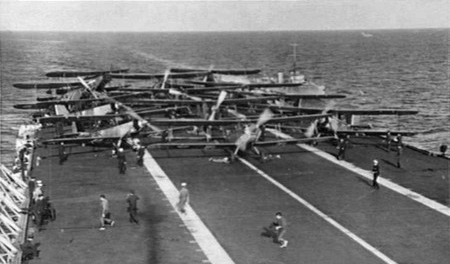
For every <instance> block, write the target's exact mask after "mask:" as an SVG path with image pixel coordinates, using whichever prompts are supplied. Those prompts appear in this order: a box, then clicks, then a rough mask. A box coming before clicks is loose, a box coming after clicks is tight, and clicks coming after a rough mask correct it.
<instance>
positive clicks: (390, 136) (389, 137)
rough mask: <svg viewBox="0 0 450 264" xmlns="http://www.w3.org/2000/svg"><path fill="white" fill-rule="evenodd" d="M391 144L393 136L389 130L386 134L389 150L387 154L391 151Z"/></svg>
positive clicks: (387, 148)
mask: <svg viewBox="0 0 450 264" xmlns="http://www.w3.org/2000/svg"><path fill="white" fill-rule="evenodd" d="M391 143H392V135H391V131H390V130H388V131H387V132H386V150H387V152H389V151H391Z"/></svg>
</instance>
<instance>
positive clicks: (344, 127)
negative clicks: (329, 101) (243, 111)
mask: <svg viewBox="0 0 450 264" xmlns="http://www.w3.org/2000/svg"><path fill="white" fill-rule="evenodd" d="M256 106H257V107H261V108H266V107H268V108H270V109H271V110H273V111H277V112H278V111H282V112H293V113H304V114H318V113H328V114H330V117H328V118H325V119H321V120H318V121H316V123H315V124H313V127H314V128H315V129H316V130H317V131H316V132H317V133H322V134H334V135H336V136H343V135H367V136H382V135H386V133H387V132H388V131H390V132H391V133H392V134H396V135H404V136H412V135H415V134H417V133H419V132H414V131H391V130H371V129H370V128H371V126H370V125H357V124H355V116H366V115H395V116H401V115H415V114H417V113H419V111H418V110H405V109H370V110H365V109H331V108H330V109H321V108H312V107H293V106H280V105H273V104H270V105H266V104H257V105H256Z"/></svg>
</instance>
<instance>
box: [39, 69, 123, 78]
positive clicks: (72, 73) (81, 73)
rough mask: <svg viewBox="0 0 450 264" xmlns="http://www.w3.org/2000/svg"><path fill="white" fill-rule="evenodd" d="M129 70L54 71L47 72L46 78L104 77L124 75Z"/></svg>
mask: <svg viewBox="0 0 450 264" xmlns="http://www.w3.org/2000/svg"><path fill="white" fill-rule="evenodd" d="M128 70H129V69H118V70H106V71H76V70H70V71H52V72H47V73H46V74H45V76H47V77H78V76H87V75H103V74H106V73H122V72H128Z"/></svg>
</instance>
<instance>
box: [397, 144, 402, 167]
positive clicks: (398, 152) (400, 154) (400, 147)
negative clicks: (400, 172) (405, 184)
mask: <svg viewBox="0 0 450 264" xmlns="http://www.w3.org/2000/svg"><path fill="white" fill-rule="evenodd" d="M402 154H403V147H402V146H401V145H398V146H397V168H401V164H400V158H401V156H402Z"/></svg>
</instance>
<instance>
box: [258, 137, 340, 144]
mask: <svg viewBox="0 0 450 264" xmlns="http://www.w3.org/2000/svg"><path fill="white" fill-rule="evenodd" d="M332 139H334V137H317V138H292V139H280V140H270V141H258V142H255V143H253V145H255V146H274V145H281V144H300V143H309V142H320V141H328V140H332Z"/></svg>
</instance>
